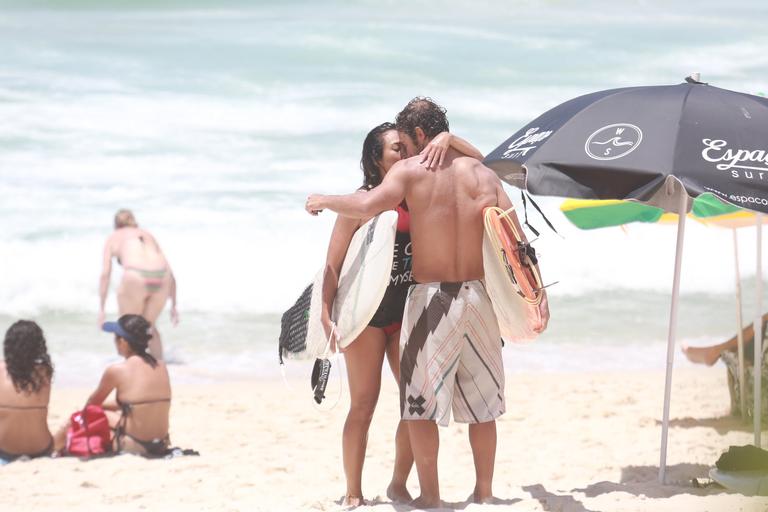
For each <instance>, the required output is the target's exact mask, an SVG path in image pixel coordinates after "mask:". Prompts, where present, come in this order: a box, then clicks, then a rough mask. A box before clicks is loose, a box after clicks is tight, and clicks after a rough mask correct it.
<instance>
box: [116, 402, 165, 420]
mask: <svg viewBox="0 0 768 512" xmlns="http://www.w3.org/2000/svg"><path fill="white" fill-rule="evenodd" d="M115 401H116V402H117V405H119V406H120V409H121V410H122V411H123V416H124V417H126V416H128V415H129V414H130V413H131V411H132V410H133V407H134V406H136V405H145V404H158V403H163V402H168V403H170V402H171V399H170V398H158V399H155V400H142V401H139V402H123V401H122V400H120V399H119V398H115Z"/></svg>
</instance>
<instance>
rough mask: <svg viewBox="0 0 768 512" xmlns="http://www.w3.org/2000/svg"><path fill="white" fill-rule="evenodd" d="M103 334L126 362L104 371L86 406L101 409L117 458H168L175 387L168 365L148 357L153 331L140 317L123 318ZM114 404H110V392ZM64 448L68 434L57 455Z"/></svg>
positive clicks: (58, 437) (61, 438)
mask: <svg viewBox="0 0 768 512" xmlns="http://www.w3.org/2000/svg"><path fill="white" fill-rule="evenodd" d="M103 329H104V331H106V332H112V333H114V334H115V347H116V348H117V353H118V354H120V355H121V356H122V357H123V358H125V360H124V361H122V362H120V363H116V364H113V365H111V366H109V367H108V368H107V369H106V370H104V374H103V375H102V377H101V382H99V386H98V387H97V388H96V391H94V392H93V393H92V394H91V396H90V397H89V398H88V402H86V404H85V405H86V406H88V405H101V406H102V407H103V408H104V412H105V413H106V415H107V419H108V420H109V425H110V427H112V429H114V437H113V449H114V451H116V452H127V453H137V454H145V455H164V454H165V453H166V452H167V450H168V447H169V446H170V438H169V435H168V417H169V412H170V409H171V383H170V379H169V377H168V370H167V368H166V366H165V363H163V362H162V361H158V360H157V359H155V357H154V356H152V354H150V353H149V352H147V348H148V345H149V340H150V338H151V336H152V335H151V332H152V326H151V325H150V324H149V322H148V321H147V320H146V319H144V318H143V317H141V316H139V315H123V316H121V317H120V318H119V319H118V321H117V322H107V323H105V324H104V326H103ZM113 390H114V391H115V400H114V401H106V400H107V397H108V396H109V394H110V393H111V392H112V391H113ZM65 443H66V429H62V430H61V431H59V432H58V433H57V434H56V449H57V451H60V450H62V449H63V448H64V445H65Z"/></svg>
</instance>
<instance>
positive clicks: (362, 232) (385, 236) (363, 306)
mask: <svg viewBox="0 0 768 512" xmlns="http://www.w3.org/2000/svg"><path fill="white" fill-rule="evenodd" d="M396 231H397V212H395V211H386V212H384V213H381V214H379V215H377V216H376V217H374V218H372V219H371V220H369V221H368V222H366V223H365V224H363V225H362V226H360V228H359V229H358V230H357V231H356V232H355V234H354V235H353V237H352V240H351V242H350V244H349V248H348V249H347V255H346V257H345V258H344V264H343V265H342V267H341V272H340V274H339V285H338V290H337V292H336V299H335V300H334V303H333V310H332V311H331V320H333V321H334V322H335V323H336V328H337V332H338V334H339V337H340V341H339V345H340V346H341V348H345V347H347V346H348V345H349V344H350V343H351V342H352V341H353V340H354V339H355V338H357V336H358V335H359V334H360V333H361V332H362V331H363V329H365V326H366V325H368V322H370V321H371V318H373V315H374V313H376V310H377V309H378V307H379V304H381V300H382V299H383V298H384V294H385V292H386V291H387V286H388V285H389V280H390V276H391V273H392V260H393V256H394V251H395V233H396ZM299 301H301V299H299ZM305 304H306V303H305V302H302V303H301V304H299V305H298V306H294V307H293V308H292V309H294V308H298V310H297V311H296V312H293V313H294V314H291V315H290V318H288V319H286V321H285V323H286V325H284V326H283V330H284V331H285V332H284V333H281V338H282V337H283V336H287V337H288V338H290V339H289V340H287V341H286V343H287V345H290V346H291V347H292V348H293V347H295V349H293V350H290V351H286V354H285V355H286V356H287V357H295V358H299V359H301V358H316V357H323V356H324V355H326V352H327V350H328V341H329V340H328V338H327V337H326V335H325V329H323V323H322V321H321V312H322V305H323V270H320V271H319V272H318V273H317V274H316V275H315V279H314V281H313V282H312V291H311V296H310V302H309V308H308V309H306V305H305ZM305 312H306V316H304V313H305ZM288 313H289V312H286V314H288ZM305 324H306V327H304V325H305ZM305 333H306V335H305ZM294 338H295V339H294ZM281 343H282V342H281ZM304 347H306V348H304ZM281 350H283V348H281ZM281 354H282V352H281Z"/></svg>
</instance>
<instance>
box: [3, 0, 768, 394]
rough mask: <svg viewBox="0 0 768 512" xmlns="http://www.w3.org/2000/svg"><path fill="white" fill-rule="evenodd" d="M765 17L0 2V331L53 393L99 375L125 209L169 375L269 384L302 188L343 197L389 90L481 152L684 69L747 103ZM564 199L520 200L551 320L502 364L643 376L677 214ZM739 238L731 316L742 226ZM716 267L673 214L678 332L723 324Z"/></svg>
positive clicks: (304, 250)
mask: <svg viewBox="0 0 768 512" xmlns="http://www.w3.org/2000/svg"><path fill="white" fill-rule="evenodd" d="M670 4H672V5H670ZM766 19H768V4H765V3H764V2H760V1H752V2H730V3H729V4H728V9H727V12H724V9H723V6H722V3H721V2H717V3H715V2H712V1H704V2H695V3H694V2H675V3H670V2H661V1H630V2H599V1H587V2H568V1H548V2H533V1H511V2H508V1H502V0H496V1H490V0H489V1H479V2H471V3H467V2H457V1H454V2H448V3H445V4H441V5H440V7H437V6H435V5H434V3H433V2H424V1H414V2H402V3H401V2H394V1H379V2H356V3H354V4H351V3H349V2H341V1H335V2H322V3H321V2H311V1H291V2H278V1H264V2H245V1H242V2H235V1H217V2H214V1H192V2H181V1H164V2H162V1H160V2H153V1H143V2H128V1H113V2H101V1H98V2H97V1H69V2H54V1H48V2H40V1H25V2H20V1H19V2H7V1H4V2H0V57H1V58H0V326H7V325H9V324H10V323H11V322H12V321H13V320H14V319H16V318H32V319H35V320H37V321H38V322H39V323H40V324H41V325H42V326H43V328H44V329H45V331H46V333H47V337H48V341H49V345H50V347H51V351H52V353H53V355H54V358H55V361H56V363H57V367H58V375H59V377H58V379H59V380H60V382H65V383H92V382H94V381H95V379H96V378H97V376H98V374H99V371H100V368H101V367H102V366H103V365H104V364H105V363H106V362H108V361H110V360H113V359H114V357H115V356H114V354H113V346H112V344H111V342H110V339H109V337H108V336H106V335H103V334H100V333H99V331H98V330H97V328H96V309H97V304H98V296H97V285H98V276H99V272H100V268H99V266H100V257H101V251H102V247H103V243H104V240H105V239H106V237H107V235H108V234H109V232H110V229H111V221H112V215H113V214H114V212H115V211H116V210H117V209H118V208H123V207H127V208H131V209H133V210H134V212H135V213H136V216H137V218H138V221H139V223H140V224H141V225H142V226H144V227H146V228H148V229H149V230H150V231H151V232H152V233H154V234H155V236H156V237H157V238H158V240H159V241H160V243H161V245H162V247H163V249H164V251H165V252H166V253H167V255H168V257H169V260H170V262H171V265H172V267H173V270H174V272H175V274H176V276H177V279H178V283H179V308H180V312H181V315H182V323H181V325H180V326H179V327H178V328H175V329H173V328H171V327H170V325H168V322H167V319H165V318H164V319H163V320H162V321H161V324H160V327H161V331H162V332H163V336H164V342H165V345H166V347H167V349H168V351H169V354H170V357H171V360H172V361H174V362H176V363H178V366H177V368H178V373H179V374H180V375H183V376H184V378H189V379H192V380H195V379H218V378H232V377H234V378H241V377H261V376H273V375H275V374H276V372H277V367H276V354H277V348H276V340H277V334H278V332H279V318H280V313H281V312H282V311H283V310H285V309H286V308H287V307H289V306H290V305H291V304H292V303H293V301H294V300H295V298H296V297H297V296H298V294H299V293H300V292H301V290H302V289H303V287H304V286H305V285H306V284H307V283H308V282H309V281H310V280H311V279H312V276H313V275H314V274H315V272H316V271H317V269H318V268H319V267H320V265H321V264H322V261H323V259H324V256H325V249H326V246H327V242H328V237H329V234H330V230H331V227H332V224H333V217H332V215H330V214H328V213H325V214H323V215H321V216H319V217H317V218H315V217H311V216H309V215H307V214H306V213H305V212H304V211H303V204H304V200H305V197H306V195H307V194H309V193H311V192H347V191H352V190H354V189H355V188H356V187H357V186H358V185H359V183H360V181H361V173H360V170H359V166H358V161H359V154H360V148H361V145H362V140H363V138H364V136H365V134H366V133H367V131H368V130H369V129H370V128H371V127H373V126H374V125H377V124H379V123H381V122H383V121H386V120H392V119H393V118H394V116H395V114H396V113H397V112H398V111H399V110H400V108H402V106H403V105H404V104H405V103H406V102H407V101H408V100H409V99H410V98H412V97H414V96H416V95H428V96H431V97H433V98H434V99H436V100H437V101H438V102H440V103H441V104H443V105H444V106H445V107H446V108H447V109H448V116H449V119H450V122H451V129H452V131H454V132H456V133H458V134H460V135H462V136H463V137H465V138H467V139H469V140H470V141H472V142H473V143H474V144H475V145H476V146H477V147H478V148H480V150H481V151H483V152H489V151H490V150H492V149H493V148H494V147H496V146H497V145H498V144H499V143H501V142H502V141H504V140H505V139H506V138H507V137H508V136H509V135H510V134H511V133H513V132H514V131H515V130H517V129H518V128H519V127H520V126H522V125H523V124H525V123H526V122H527V121H529V120H530V119H531V118H533V117H535V116H537V115H538V114H539V113H541V112H543V111H544V110H546V109H548V108H550V107H552V106H554V105H556V104H558V103H560V102H562V101H565V100H567V99H569V98H571V97H573V96H576V95H579V94H583V93H587V92H590V91H594V90H599V89H607V88H613V87H621V86H627V85H651V84H671V83H677V82H680V81H681V80H682V79H683V78H684V77H685V76H686V75H687V74H689V73H690V72H692V71H699V72H701V73H702V78H703V80H704V81H707V82H710V83H712V84H715V85H717V86H720V87H725V88H731V89H736V90H741V91H746V92H751V93H763V92H768V75H766V72H765V70H766V69H768V52H766V51H765V48H766V47H768V35H767V34H766V32H765V30H764V23H765V20H766ZM509 192H510V195H511V196H512V198H513V200H514V201H515V202H516V204H518V205H519V194H518V192H517V191H514V190H512V189H509ZM560 202H561V200H560V199H556V198H540V204H541V205H542V207H543V209H544V211H545V213H546V214H547V216H548V217H549V218H550V219H551V220H552V221H553V222H554V223H555V225H556V227H557V228H558V231H559V232H560V235H559V236H558V235H555V234H553V233H551V232H548V231H547V230H546V229H541V231H542V236H541V238H540V239H539V240H538V241H537V243H536V246H537V249H538V251H539V253H540V259H541V266H542V271H543V274H544V278H545V281H546V282H557V284H555V285H553V286H552V287H551V288H550V300H551V309H552V320H551V324H550V329H549V330H548V332H547V333H545V334H544V335H543V336H542V337H541V338H540V339H539V340H538V341H537V342H536V343H535V344H533V345H528V346H525V347H510V348H509V349H508V350H507V351H506V352H505V354H506V356H507V357H508V361H507V362H508V367H509V368H510V371H523V370H567V371H571V370H574V371H592V370H600V369H607V370H611V369H614V370H615V369H622V368H662V367H663V365H664V343H665V339H666V325H667V319H668V309H669V295H670V291H671V281H672V270H673V262H674V247H675V228H674V226H656V225H650V226H641V225H631V226H627V227H626V228H625V229H624V230H622V229H619V228H614V229H606V230H599V231H593V232H580V231H578V230H576V229H575V228H573V227H571V226H570V225H568V224H567V221H566V220H565V218H564V217H563V216H562V214H561V213H560V212H559V209H558V206H559V204H560ZM530 217H531V222H532V223H533V224H534V225H535V226H537V227H539V228H544V223H543V222H542V221H541V219H540V218H539V216H538V214H537V213H535V212H533V211H531V212H530ZM737 236H738V241H739V250H740V264H741V271H742V275H743V277H744V282H745V290H744V292H745V294H744V301H745V304H744V312H745V316H746V317H749V318H751V317H753V316H754V315H755V314H756V311H755V306H754V304H755V298H754V289H755V283H756V282H755V279H754V275H755V254H756V244H755V230H754V229H750V228H747V229H743V230H741V231H740V232H739V233H738V235H737ZM764 254H765V253H764ZM764 265H765V262H764ZM119 273H120V272H119V269H118V270H117V271H116V272H115V274H114V275H113V288H112V290H114V288H115V287H116V284H117V282H118V279H119ZM734 279H735V278H734V256H733V235H732V233H731V232H729V231H727V230H721V229H718V228H712V227H704V226H701V225H697V224H695V223H690V224H689V226H688V229H687V233H686V246H685V252H684V267H683V275H682V300H681V309H680V327H679V329H678V332H679V338H680V339H681V341H683V342H688V343H695V344H705V343H710V342H714V341H717V340H720V339H722V338H724V337H727V336H730V335H731V334H732V333H733V331H734V330H735V327H734V326H735V312H736V306H735V300H734ZM766 303H767V304H768V299H766ZM116 309H117V308H116V304H115V302H114V298H113V297H112V296H111V297H110V301H109V302H108V310H109V311H110V312H111V313H112V314H115V313H116ZM293 367H294V368H298V369H295V370H292V371H297V372H304V371H305V369H306V368H305V367H304V366H302V365H294V366H293Z"/></svg>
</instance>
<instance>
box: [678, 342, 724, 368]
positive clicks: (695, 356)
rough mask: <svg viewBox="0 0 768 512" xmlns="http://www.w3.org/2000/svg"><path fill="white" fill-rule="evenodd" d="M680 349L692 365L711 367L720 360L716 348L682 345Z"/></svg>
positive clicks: (718, 349)
mask: <svg viewBox="0 0 768 512" xmlns="http://www.w3.org/2000/svg"><path fill="white" fill-rule="evenodd" d="M682 349H683V354H685V357H687V358H688V360H689V361H690V362H692V363H698V364H705V365H707V366H712V365H713V364H715V363H716V362H717V360H718V359H720V348H719V347H717V346H712V347H689V346H688V345H683V346H682Z"/></svg>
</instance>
